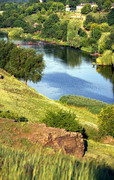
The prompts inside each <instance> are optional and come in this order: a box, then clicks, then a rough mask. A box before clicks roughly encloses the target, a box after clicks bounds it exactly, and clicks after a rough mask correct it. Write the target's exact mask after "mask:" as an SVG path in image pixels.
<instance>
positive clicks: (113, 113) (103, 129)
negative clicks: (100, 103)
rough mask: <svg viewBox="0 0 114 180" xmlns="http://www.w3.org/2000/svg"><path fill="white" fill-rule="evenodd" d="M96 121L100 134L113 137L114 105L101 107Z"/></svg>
mask: <svg viewBox="0 0 114 180" xmlns="http://www.w3.org/2000/svg"><path fill="white" fill-rule="evenodd" d="M98 123H99V131H100V134H101V136H105V135H106V136H107V135H109V136H113V137H114V105H113V106H107V107H105V108H103V109H102V111H101V113H100V114H99V115H98Z"/></svg>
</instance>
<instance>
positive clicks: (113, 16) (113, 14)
mask: <svg viewBox="0 0 114 180" xmlns="http://www.w3.org/2000/svg"><path fill="white" fill-rule="evenodd" d="M107 19H108V24H109V25H110V26H111V25H113V24H114V8H113V9H111V11H110V12H109V13H108V15H107Z"/></svg>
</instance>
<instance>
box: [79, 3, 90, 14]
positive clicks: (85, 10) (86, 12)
mask: <svg viewBox="0 0 114 180" xmlns="http://www.w3.org/2000/svg"><path fill="white" fill-rule="evenodd" d="M91 11H92V9H91V5H90V4H86V5H85V6H84V7H83V8H82V9H81V13H82V14H88V13H90V12H91Z"/></svg>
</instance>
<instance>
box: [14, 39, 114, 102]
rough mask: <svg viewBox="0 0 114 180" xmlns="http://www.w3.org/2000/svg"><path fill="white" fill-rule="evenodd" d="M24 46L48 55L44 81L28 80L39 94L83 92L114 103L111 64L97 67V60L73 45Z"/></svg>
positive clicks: (58, 94) (55, 98)
mask: <svg viewBox="0 0 114 180" xmlns="http://www.w3.org/2000/svg"><path fill="white" fill-rule="evenodd" d="M14 42H15V43H17V41H14ZM18 43H19V41H18ZM23 46H24V47H26V48H28V47H29V48H33V49H35V50H36V51H37V53H41V54H43V55H44V61H45V65H46V67H45V69H44V72H43V73H44V75H43V77H42V79H41V81H40V82H38V83H33V82H30V81H29V82H28V85H29V86H30V87H33V88H34V89H36V90H37V91H38V92H39V93H41V94H43V95H45V96H47V97H48V98H50V99H54V100H58V99H59V98H60V97H61V96H63V95H80V96H84V97H88V98H92V99H97V100H100V101H104V102H107V103H111V104H114V71H113V70H112V69H111V67H96V66H93V65H92V62H93V61H94V59H92V58H91V57H90V56H88V55H87V54H84V53H82V52H81V51H79V50H76V49H74V48H70V47H63V46H58V45H50V44H43V43H42V44H40V45H23Z"/></svg>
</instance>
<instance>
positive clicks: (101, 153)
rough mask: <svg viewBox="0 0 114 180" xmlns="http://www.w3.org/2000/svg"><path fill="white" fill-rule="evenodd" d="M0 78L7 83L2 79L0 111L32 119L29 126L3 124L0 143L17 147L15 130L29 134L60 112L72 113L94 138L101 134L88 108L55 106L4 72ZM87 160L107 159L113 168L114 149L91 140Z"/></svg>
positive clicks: (0, 72) (0, 128) (51, 101)
mask: <svg viewBox="0 0 114 180" xmlns="http://www.w3.org/2000/svg"><path fill="white" fill-rule="evenodd" d="M0 74H3V75H4V77H5V78H4V79H0V110H10V111H12V112H15V113H17V114H19V115H20V116H21V115H22V116H25V117H27V118H28V119H29V123H28V124H27V125H24V124H21V123H16V125H14V124H12V123H11V124H7V123H4V125H0V132H1V133H0V134H1V135H2V136H0V142H2V143H4V144H6V145H10V146H14V144H15V141H14V142H12V137H13V136H15V135H16V131H15V130H14V129H15V128H17V132H19V131H22V132H24V133H26V132H27V133H28V132H29V130H30V124H31V123H35V122H38V121H40V120H41V119H42V118H43V117H44V116H45V112H46V111H47V110H52V111H56V110H57V109H58V108H63V109H66V110H69V109H70V110H71V109H72V111H74V112H75V113H76V115H77V117H78V119H79V121H80V122H81V123H82V125H83V126H84V127H85V128H86V129H87V130H88V131H92V132H94V136H95V135H96V133H97V131H98V127H97V117H96V115H95V114H92V113H91V112H89V111H88V109H87V108H84V107H72V106H68V105H63V104H62V103H60V102H55V101H53V100H50V99H48V98H46V97H44V96H42V95H40V94H38V93H37V92H36V91H35V90H34V89H32V88H29V87H28V86H26V85H25V84H24V83H23V82H20V81H18V80H17V79H15V78H14V77H13V76H10V75H9V74H7V73H6V72H4V71H3V70H0ZM4 130H6V131H5V132H6V133H3V132H4ZM6 134H7V136H6ZM20 138H21V137H20ZM23 143H24V145H25V146H27V148H28V146H29V142H26V140H22V145H23ZM17 148H18V147H17ZM85 158H95V159H97V158H99V159H101V160H102V159H104V161H105V162H107V163H108V164H109V165H112V166H113V165H114V148H113V146H111V145H105V144H101V143H96V142H94V141H92V140H89V141H88V152H87V153H86V156H85Z"/></svg>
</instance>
